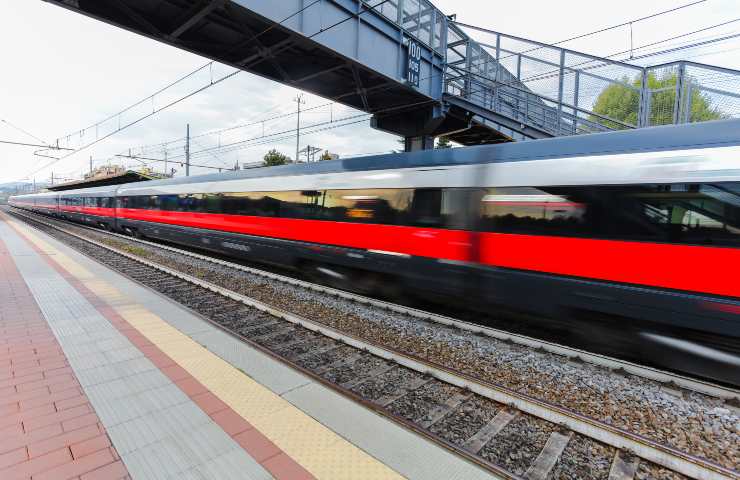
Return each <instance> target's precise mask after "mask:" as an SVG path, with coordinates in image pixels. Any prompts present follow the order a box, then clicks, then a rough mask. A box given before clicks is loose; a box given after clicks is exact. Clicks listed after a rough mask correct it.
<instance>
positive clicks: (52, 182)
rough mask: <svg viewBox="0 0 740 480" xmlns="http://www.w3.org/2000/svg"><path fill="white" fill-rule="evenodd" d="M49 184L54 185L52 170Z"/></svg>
mask: <svg viewBox="0 0 740 480" xmlns="http://www.w3.org/2000/svg"><path fill="white" fill-rule="evenodd" d="M51 184H52V185H54V172H51Z"/></svg>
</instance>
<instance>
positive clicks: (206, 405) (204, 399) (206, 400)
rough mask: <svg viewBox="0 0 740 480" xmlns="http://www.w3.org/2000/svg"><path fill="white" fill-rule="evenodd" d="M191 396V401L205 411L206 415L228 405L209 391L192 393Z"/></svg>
mask: <svg viewBox="0 0 740 480" xmlns="http://www.w3.org/2000/svg"><path fill="white" fill-rule="evenodd" d="M192 398H193V401H194V402H195V403H196V404H197V405H198V406H199V407H200V408H201V410H203V411H204V412H206V413H207V414H208V415H211V414H213V413H216V412H220V411H222V410H226V409H228V408H229V406H228V405H226V404H225V403H224V402H223V401H221V399H220V398H218V397H217V396H216V395H214V394H213V393H211V392H206V393H201V394H199V395H194V396H193V397H192Z"/></svg>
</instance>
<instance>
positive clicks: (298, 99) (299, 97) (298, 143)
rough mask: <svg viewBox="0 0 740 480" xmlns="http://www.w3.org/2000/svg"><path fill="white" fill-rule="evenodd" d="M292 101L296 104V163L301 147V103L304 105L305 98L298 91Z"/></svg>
mask: <svg viewBox="0 0 740 480" xmlns="http://www.w3.org/2000/svg"><path fill="white" fill-rule="evenodd" d="M293 101H294V102H296V103H297V104H298V121H297V122H296V127H295V161H296V163H297V162H298V150H299V149H300V148H301V105H304V104H305V103H306V100H305V99H304V98H303V94H302V93H299V94H298V95H296V97H295V98H294V99H293Z"/></svg>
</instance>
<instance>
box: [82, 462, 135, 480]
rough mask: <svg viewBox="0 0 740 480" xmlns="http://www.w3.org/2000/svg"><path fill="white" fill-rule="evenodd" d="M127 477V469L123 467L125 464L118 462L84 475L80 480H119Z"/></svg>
mask: <svg viewBox="0 0 740 480" xmlns="http://www.w3.org/2000/svg"><path fill="white" fill-rule="evenodd" d="M127 475H128V471H126V467H124V466H123V462H121V461H120V460H118V461H115V462H113V463H109V464H108V465H105V466H104V467H100V468H98V469H96V470H93V471H91V472H88V473H83V474H82V475H80V480H117V479H122V478H124V477H126V476H127Z"/></svg>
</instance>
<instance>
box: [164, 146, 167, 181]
mask: <svg viewBox="0 0 740 480" xmlns="http://www.w3.org/2000/svg"><path fill="white" fill-rule="evenodd" d="M164 175H165V177H166V176H167V148H165V149H164Z"/></svg>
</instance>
